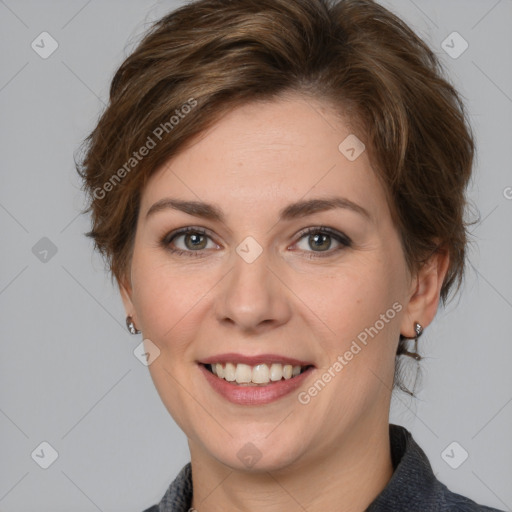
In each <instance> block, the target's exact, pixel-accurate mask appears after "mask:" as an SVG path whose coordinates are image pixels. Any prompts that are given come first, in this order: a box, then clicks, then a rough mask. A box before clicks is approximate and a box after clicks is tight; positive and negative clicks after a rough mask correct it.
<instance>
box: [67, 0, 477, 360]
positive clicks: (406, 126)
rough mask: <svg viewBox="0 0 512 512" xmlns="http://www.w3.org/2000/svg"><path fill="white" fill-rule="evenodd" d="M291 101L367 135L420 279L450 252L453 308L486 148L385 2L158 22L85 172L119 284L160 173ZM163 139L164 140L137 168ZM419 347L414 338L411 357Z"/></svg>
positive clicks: (339, 2)
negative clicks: (264, 107)
mask: <svg viewBox="0 0 512 512" xmlns="http://www.w3.org/2000/svg"><path fill="white" fill-rule="evenodd" d="M287 92H298V93H301V94H304V95H308V96H310V97H314V98H316V99H318V100H321V101H326V102H328V103H329V105H332V106H333V107H334V108H335V111H337V112H339V113H340V114H343V116H344V118H345V120H349V121H350V122H351V125H353V126H355V127H357V130H356V132H357V135H358V137H359V138H360V139H362V140H363V141H364V143H365V145H366V147H367V149H368V152H369V157H370V160H371V162H372V166H373V167H374V169H375V171H376V173H377V175H378V177H379V178H380V179H381V180H382V183H383V184H384V187H385V190H386V193H387V195H388V201H389V205H390V210H391V213H392V216H393V220H394V222H395V224H396V226H397V228H398V230H399V232H400V234H401V241H402V246H403V250H404V254H405V258H406V261H407V265H408V267H409V269H410V270H411V271H413V272H414V271H417V270H418V269H419V268H420V266H421V265H422V264H423V263H424V262H425V261H427V260H428V259H429V257H430V256H431V255H432V254H433V253H434V252H435V251H437V250H439V249H440V248H443V249H444V250H446V251H448V253H449V256H450V263H449V268H448V272H447V275H446V278H445V280H444V283H443V285H442V289H441V299H442V301H443V302H446V298H447V296H448V292H449V291H450V290H451V289H452V287H453V285H454V284H456V285H457V286H456V289H457V290H458V288H459V286H460V283H461V280H462V277H463V274H464V265H465V250H466V244H467V224H466V223H465V220H464V212H465V205H466V199H465V189H466V187H467V185H468V181H469V179H470V176H471V168H472V161H473V153H474V142H473V138H472V134H471V130H470V127H469V124H468V122H467V119H466V115H465V111H464V106H463V103H462V102H461V100H460V97H459V95H458V94H457V92H456V91H455V89H454V88H453V86H452V85H451V84H450V83H449V82H448V81H447V80H446V79H445V78H443V72H442V68H441V66H440V63H439V61H438V59H437V58H436V56H435V55H434V53H433V52H432V51H431V50H430V49H429V48H428V46H427V45H426V44H425V43H424V42H423V41H422V40H421V39H420V38H419V37H418V36H417V35H416V34H414V32H413V31H412V30H411V29H410V28H409V27H408V26H407V25H406V24H405V23H404V22H402V21H401V20H400V19H399V18H397V17H396V16H395V15H394V14H392V13H391V12H390V11H388V10H387V9H385V8H384V7H382V6H381V5H379V4H377V3H375V2H373V1H371V0H258V1H257V2H254V1H253V0H236V1H232V0H198V1H195V2H192V3H190V4H188V5H185V6H183V7H181V8H179V9H177V10H175V11H173V12H171V13H170V14H168V15H167V16H165V17H163V18H162V19H160V20H159V21H158V22H156V23H155V24H154V25H153V27H152V28H151V29H150V31H149V32H148V33H147V34H146V35H145V37H144V38H143V40H142V41H141V42H140V44H139V45H138V47H137V48H136V49H135V51H134V52H133V53H132V54H131V55H130V56H129V57H128V58H127V59H126V60H125V61H124V62H123V63H122V65H121V66H120V68H119V69H118V70H117V72H116V74H115V76H114V78H113V80H112V84H111V88H110V102H109V105H108V106H107V108H106V110H105V111H104V113H103V114H102V116H101V118H100V120H99V122H98V124H97V126H96V127H95V129H94V130H93V131H92V133H91V134H90V135H89V137H88V138H87V139H86V141H85V146H84V150H85V154H84V156H83V159H82V162H81V163H80V164H77V169H78V172H79V173H80V174H81V176H82V177H83V179H84V188H85V191H86V192H87V193H88V199H89V203H88V208H87V209H86V210H85V212H89V211H91V212H92V229H91V231H90V232H89V233H87V235H88V236H90V237H92V238H93V239H94V242H95V247H96V248H97V249H98V250H99V251H100V252H101V253H102V254H103V255H104V256H105V257H106V259H107V261H108V264H109V268H110V270H111V272H112V276H115V277H116V278H117V280H118V282H119V281H120V280H123V279H124V278H125V277H126V275H127V270H128V269H129V265H130V258H131V251H132V248H133V240H134V235H135V228H136V222H137V216H138V210H139V204H140V198H141V194H142V191H143V188H144V185H145V183H146V182H147V180H148V178H149V177H150V175H151V174H152V173H153V172H154V171H155V170H156V169H157V168H158V167H159V166H160V165H162V164H163V163H164V162H165V161H166V160H168V159H169V158H171V157H173V156H175V155H176V154H177V153H178V151H181V150H183V149H184V148H185V147H186V146H187V144H188V143H189V142H190V141H191V140H192V138H193V137H194V136H195V135H198V134H200V133H201V132H203V131H204V130H205V129H207V128H209V127H210V126H211V125H212V124H214V123H215V122H216V121H217V120H218V119H219V117H220V116H221V115H222V114H223V113H225V112H227V111H229V110H231V109H233V108H236V107H237V106H239V105H242V104H245V103H248V102H251V101H258V100H263V101H266V100H273V99H275V98H277V97H278V95H281V94H283V93H287ZM186 105H188V107H187V109H185V106H186ZM185 112H187V113H186V115H185ZM188 112H190V113H188ZM173 117H174V118H175V119H174V120H173V119H172V118H173ZM178 118H179V119H178ZM176 120H177V122H176ZM158 127H160V131H158ZM155 131H156V132H157V133H160V134H161V135H162V137H161V140H158V143H157V144H156V145H155V146H154V147H152V148H151V150H150V151H149V152H145V153H146V156H144V157H143V158H140V159H139V158H137V159H135V157H134V151H137V150H138V149H139V148H142V147H143V146H146V145H147V144H149V139H152V140H153V139H155V137H156V136H155V135H154V134H155ZM164 132H165V133H164ZM153 142H155V141H154V140H153ZM340 142H341V141H340ZM130 159H132V160H130ZM129 162H131V164H133V165H131V164H130V165H128V164H127V163H129ZM123 169H124V171H123ZM405 347H406V346H405V342H404V340H403V339H402V337H401V340H400V343H399V348H398V354H402V353H407V352H406V348H405Z"/></svg>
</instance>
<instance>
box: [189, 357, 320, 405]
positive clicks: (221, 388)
mask: <svg viewBox="0 0 512 512" xmlns="http://www.w3.org/2000/svg"><path fill="white" fill-rule="evenodd" d="M199 368H200V369H201V371H202V372H203V375H204V376H205V378H206V380H207V381H208V382H209V383H210V385H211V386H212V388H213V389H214V390H215V391H217V393H219V394H220V395H222V396H223V397H224V398H225V399H226V400H229V401H230V402H232V403H234V404H239V405H262V404H268V403H270V402H274V401H276V400H279V399H280V398H282V397H283V396H286V395H288V394H290V393H291V392H293V391H295V390H296V389H297V388H298V387H299V386H300V385H301V384H302V383H303V382H304V380H305V379H307V378H308V376H309V375H310V374H311V372H312V371H313V370H314V368H313V367H310V368H308V369H307V370H306V371H304V372H302V373H301V374H300V375H297V376H296V377H292V378H291V379H287V380H279V381H277V382H270V383H269V384H267V385H266V386H239V385H238V384H233V383H231V382H228V381H227V380H224V379H221V378H220V377H217V376H216V375H214V374H213V373H212V372H210V371H208V370H207V369H206V368H205V366H204V365H202V364H200V365H199Z"/></svg>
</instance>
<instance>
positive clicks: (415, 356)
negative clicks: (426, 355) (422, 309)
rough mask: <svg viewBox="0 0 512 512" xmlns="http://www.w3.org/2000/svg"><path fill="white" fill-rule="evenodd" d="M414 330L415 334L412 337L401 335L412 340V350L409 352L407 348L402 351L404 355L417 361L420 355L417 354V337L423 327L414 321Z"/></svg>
mask: <svg viewBox="0 0 512 512" xmlns="http://www.w3.org/2000/svg"><path fill="white" fill-rule="evenodd" d="M414 332H415V333H416V336H414V338H407V337H406V336H403V335H402V338H403V339H406V340H414V352H409V351H408V350H404V351H403V352H402V353H403V354H404V355H406V356H409V357H412V358H414V359H416V361H419V360H420V359H421V356H420V355H419V354H418V338H419V337H420V336H421V335H422V333H423V327H422V326H421V324H420V323H419V322H414Z"/></svg>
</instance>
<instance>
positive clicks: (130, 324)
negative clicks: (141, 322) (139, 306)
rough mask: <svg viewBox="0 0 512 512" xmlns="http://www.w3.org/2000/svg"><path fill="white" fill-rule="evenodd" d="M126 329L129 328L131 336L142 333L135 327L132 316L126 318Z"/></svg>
mask: <svg viewBox="0 0 512 512" xmlns="http://www.w3.org/2000/svg"><path fill="white" fill-rule="evenodd" d="M126 327H127V328H128V331H130V334H140V332H141V331H139V330H137V328H136V327H135V324H134V323H133V319H132V317H131V316H127V317H126Z"/></svg>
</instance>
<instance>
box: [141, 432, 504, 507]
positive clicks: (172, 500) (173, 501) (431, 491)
mask: <svg viewBox="0 0 512 512" xmlns="http://www.w3.org/2000/svg"><path fill="white" fill-rule="evenodd" d="M389 434H390V441H391V458H392V463H393V470H394V471H393V475H392V477H391V480H390V481H389V482H388V484H387V485H386V487H385V488H384V489H383V490H382V492H381V493H380V494H379V495H378V496H377V497H376V498H375V500H373V502H372V503H371V504H370V506H369V507H368V508H367V509H366V511H365V512H503V511H500V510H498V509H495V508H491V507H485V506H483V505H478V504H477V503H475V502H474V501H472V500H470V499H469V498H466V497H464V496H461V495H460V494H455V493H453V492H451V491H450V490H449V489H448V488H447V487H446V485H444V484H442V483H441V482H440V481H439V480H437V478H436V477H435V476H434V473H433V471H432V467H431V466H430V463H429V461H428V458H427V456H426V455H425V452H423V450H422V449H421V448H420V447H419V446H418V444H417V443H416V442H415V441H414V439H413V438H412V436H411V433H410V432H409V431H408V430H407V429H405V428H404V427H401V426H399V425H392V424H391V425H389ZM191 507H192V473H191V465H190V462H189V463H188V464H186V465H185V466H184V467H183V469H182V470H181V471H180V473H179V474H178V476H177V477H176V479H175V480H174V481H173V482H172V483H171V485H170V486H169V488H168V489H167V492H166V493H165V495H164V496H163V498H162V501H160V503H159V504H158V505H153V506H152V507H150V508H148V509H146V510H145V511H144V512H189V509H190V508H191ZM199 512H200V511H199ZM226 512H231V511H226ZM262 512H264V511H262ZM328 512H331V511H328ZM332 512H336V511H335V510H333V511H332Z"/></svg>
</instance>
